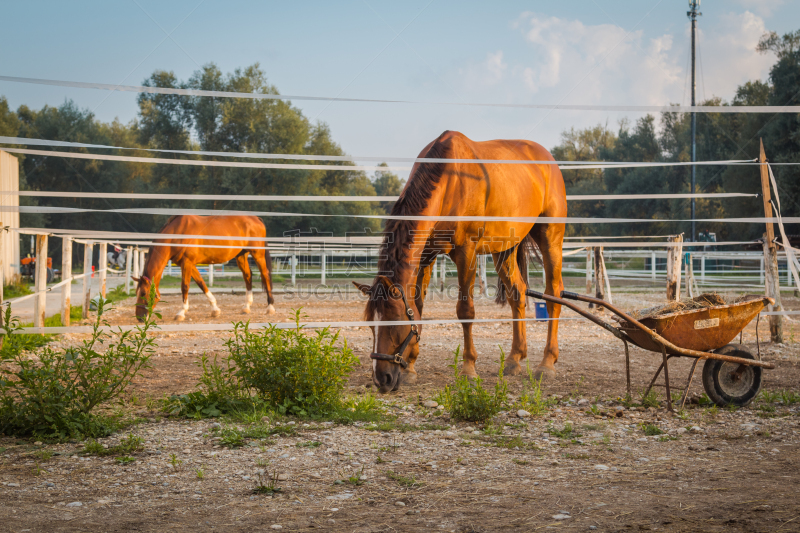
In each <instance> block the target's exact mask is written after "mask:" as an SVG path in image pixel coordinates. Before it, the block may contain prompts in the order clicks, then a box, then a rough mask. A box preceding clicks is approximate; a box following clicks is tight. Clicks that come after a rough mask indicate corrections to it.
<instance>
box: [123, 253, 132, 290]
mask: <svg viewBox="0 0 800 533" xmlns="http://www.w3.org/2000/svg"><path fill="white" fill-rule="evenodd" d="M131 261H133V247H132V246H128V247H127V248H126V249H125V294H130V293H131Z"/></svg>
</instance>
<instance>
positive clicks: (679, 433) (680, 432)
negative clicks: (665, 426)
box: [675, 428, 686, 435]
mask: <svg viewBox="0 0 800 533" xmlns="http://www.w3.org/2000/svg"><path fill="white" fill-rule="evenodd" d="M675 433H677V434H678V435H683V434H684V433H686V428H678V429H676V430H675Z"/></svg>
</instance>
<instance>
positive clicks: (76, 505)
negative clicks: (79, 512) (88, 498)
mask: <svg viewBox="0 0 800 533" xmlns="http://www.w3.org/2000/svg"><path fill="white" fill-rule="evenodd" d="M67 507H83V504H82V503H81V502H72V503H68V504H67Z"/></svg>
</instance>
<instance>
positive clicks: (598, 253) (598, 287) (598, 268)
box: [594, 246, 606, 310]
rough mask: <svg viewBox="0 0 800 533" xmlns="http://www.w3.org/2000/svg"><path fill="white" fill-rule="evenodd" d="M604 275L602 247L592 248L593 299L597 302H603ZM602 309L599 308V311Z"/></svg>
mask: <svg viewBox="0 0 800 533" xmlns="http://www.w3.org/2000/svg"><path fill="white" fill-rule="evenodd" d="M604 276H605V273H604V272H603V247H602V246H597V247H595V248H594V287H595V295H594V297H595V298H597V299H598V300H605V299H606V295H605V287H606V286H605V283H604ZM602 309H603V308H602V307H601V308H600V310H602Z"/></svg>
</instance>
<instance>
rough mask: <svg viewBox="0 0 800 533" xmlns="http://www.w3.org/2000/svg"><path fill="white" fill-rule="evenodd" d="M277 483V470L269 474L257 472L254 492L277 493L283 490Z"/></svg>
mask: <svg viewBox="0 0 800 533" xmlns="http://www.w3.org/2000/svg"><path fill="white" fill-rule="evenodd" d="M277 485H278V473H277V472H275V473H273V474H272V475H269V474H268V473H264V474H257V475H256V480H255V487H253V492H254V493H255V494H275V493H277V492H280V491H281V490H282V489H281V488H280V487H278V486H277Z"/></svg>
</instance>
